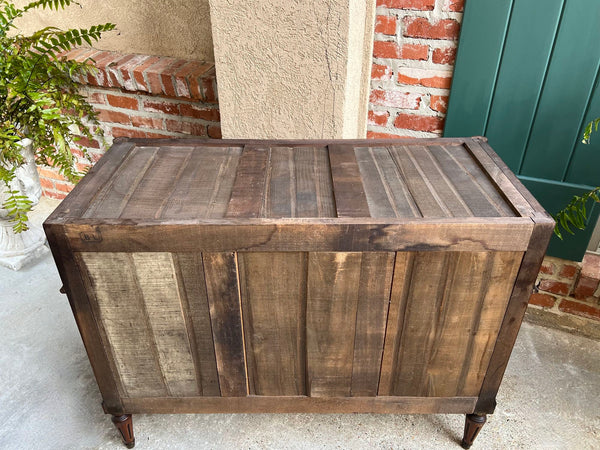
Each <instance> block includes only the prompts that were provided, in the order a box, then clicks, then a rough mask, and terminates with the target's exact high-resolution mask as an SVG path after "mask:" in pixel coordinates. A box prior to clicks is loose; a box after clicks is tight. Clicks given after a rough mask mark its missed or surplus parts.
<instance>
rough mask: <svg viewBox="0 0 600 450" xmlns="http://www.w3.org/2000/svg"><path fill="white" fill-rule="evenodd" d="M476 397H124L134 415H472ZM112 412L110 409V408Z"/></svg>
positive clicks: (126, 405) (125, 406) (127, 406)
mask: <svg viewBox="0 0 600 450" xmlns="http://www.w3.org/2000/svg"><path fill="white" fill-rule="evenodd" d="M476 401H477V397H446V398H436V397H334V398H332V397H293V396H286V397H266V396H264V397H263V396H248V397H191V398H170V397H164V398H143V399H141V398H140V399H123V405H124V408H125V409H126V410H127V411H130V412H131V413H132V414H137V413H143V414H174V413H183V414H189V413H227V414H231V413H288V414H289V413H380V414H382V413H390V414H447V413H452V414H469V413H471V412H473V409H474V407H475V402H476ZM108 412H111V411H108Z"/></svg>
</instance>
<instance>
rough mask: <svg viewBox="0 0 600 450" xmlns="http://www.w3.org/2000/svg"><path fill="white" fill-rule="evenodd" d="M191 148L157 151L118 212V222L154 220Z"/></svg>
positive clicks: (190, 154) (158, 214)
mask: <svg viewBox="0 0 600 450" xmlns="http://www.w3.org/2000/svg"><path fill="white" fill-rule="evenodd" d="M192 152H193V149H192V148H189V147H170V148H161V149H160V151H159V152H158V153H157V154H156V157H155V158H154V161H153V162H152V164H151V165H150V167H148V169H147V170H146V173H145V175H144V177H143V178H142V180H141V181H140V183H139V185H138V187H137V189H136V190H135V191H134V192H133V193H132V194H131V196H130V198H129V201H128V202H127V204H126V205H125V207H124V208H123V212H122V213H121V216H120V217H121V218H122V219H135V220H139V219H152V218H154V219H158V218H160V217H161V215H162V212H163V209H164V208H165V207H166V206H167V203H166V202H167V201H168V199H169V197H170V195H171V193H172V192H173V189H174V188H175V186H176V185H177V182H178V180H179V178H180V177H181V175H182V174H183V171H184V169H185V167H186V166H187V164H188V162H189V160H190V158H191V156H192Z"/></svg>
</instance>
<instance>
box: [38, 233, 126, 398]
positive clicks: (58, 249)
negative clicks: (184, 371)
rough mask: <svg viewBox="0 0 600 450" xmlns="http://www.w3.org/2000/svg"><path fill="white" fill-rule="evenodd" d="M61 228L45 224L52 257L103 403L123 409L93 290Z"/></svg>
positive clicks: (121, 395) (115, 368)
mask: <svg viewBox="0 0 600 450" xmlns="http://www.w3.org/2000/svg"><path fill="white" fill-rule="evenodd" d="M62 228H63V227H62V225H50V224H44V231H45V233H46V236H47V237H48V243H49V244H50V249H51V250H52V256H53V257H54V261H55V263H56V266H57V268H58V272H59V274H60V277H61V280H62V283H63V289H64V290H65V292H66V294H67V298H68V300H69V305H70V306H71V311H72V312H73V316H74V318H75V322H76V324H77V328H78V330H79V334H80V335H81V339H82V340H83V344H84V346H85V350H86V353H87V356H88V358H89V360H90V363H91V366H92V370H93V372H94V377H95V378H96V381H97V383H98V387H99V389H100V392H101V394H102V399H103V404H104V405H105V406H106V407H107V408H112V409H114V410H119V409H121V410H122V402H121V398H122V397H123V394H124V389H123V386H122V383H121V381H120V378H119V375H118V370H117V367H116V365H115V360H114V356H113V355H112V353H111V352H110V348H109V346H108V344H107V341H106V339H103V337H102V336H101V330H100V326H99V324H98V316H97V315H96V314H94V312H93V303H94V301H95V300H94V297H93V292H92V291H91V289H90V287H89V286H86V285H85V283H84V278H85V272H84V271H83V270H82V269H81V266H80V265H78V264H77V263H76V254H74V253H73V252H72V251H71V250H70V248H69V243H68V240H67V239H66V236H65V233H64V230H63V229H62Z"/></svg>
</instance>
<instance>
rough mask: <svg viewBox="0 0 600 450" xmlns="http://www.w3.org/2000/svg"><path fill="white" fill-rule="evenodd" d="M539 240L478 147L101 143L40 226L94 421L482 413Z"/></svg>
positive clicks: (493, 161)
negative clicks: (86, 171)
mask: <svg viewBox="0 0 600 450" xmlns="http://www.w3.org/2000/svg"><path fill="white" fill-rule="evenodd" d="M551 227H552V221H551V219H549V218H548V216H547V214H546V213H545V212H544V211H543V210H541V207H540V206H539V204H537V203H536V202H535V200H534V199H532V197H531V196H530V194H529V193H528V192H526V190H524V188H523V187H522V185H521V184H520V183H518V181H516V179H515V178H514V176H513V175H512V174H511V173H510V171H508V169H507V168H506V166H504V165H503V163H501V161H499V160H498V158H497V155H495V154H494V153H493V151H492V150H491V149H490V148H489V146H487V144H486V143H485V142H482V141H481V140H479V139H435V140H410V139H407V140H398V141H389V140H387V141H269V142H264V141H210V142H205V141H202V140H197V139H190V140H164V141H157V140H133V141H124V142H117V143H116V145H115V147H114V148H113V150H111V151H110V152H109V153H108V155H107V157H105V158H103V159H102V160H101V161H100V162H99V163H98V165H97V166H96V167H95V168H94V169H92V176H91V177H86V179H85V180H84V181H83V182H82V183H81V184H80V185H79V186H78V187H77V188H76V189H75V190H74V191H73V194H72V195H70V196H69V198H68V199H67V200H66V201H65V202H64V203H63V205H62V206H60V207H59V208H58V209H57V211H56V212H55V213H54V214H53V215H52V216H51V217H50V218H49V219H48V221H47V223H46V229H47V232H48V234H49V238H50V239H49V240H50V243H51V246H52V247H53V254H54V256H55V258H56V260H57V263H58V265H59V269H60V271H61V277H62V278H63V282H64V284H65V288H66V290H67V292H68V293H69V300H70V301H71V304H72V307H73V311H74V313H75V316H76V319H77V322H78V326H79V328H80V331H81V334H82V337H83V339H84V342H85V345H86V349H87V351H88V355H89V356H90V359H91V361H92V365H93V367H94V372H95V374H96V377H97V379H98V383H99V386H100V388H101V391H102V394H103V398H104V400H105V404H106V410H107V411H108V412H111V413H113V414H123V413H132V412H219V411H222V412H411V413H418V412H423V413H430V412H454V413H473V412H478V413H490V412H492V411H493V406H494V403H495V401H494V398H495V395H496V392H497V390H498V387H499V384H500V380H501V378H502V375H503V372H504V369H505V367H506V364H507V361H508V357H509V355H510V351H511V349H512V345H513V344H514V340H515V338H516V335H517V332H518V329H519V324H520V321H521V319H522V316H523V312H524V309H525V307H526V303H527V298H528V296H529V292H530V289H531V285H532V283H533V281H534V280H535V274H536V270H537V268H538V266H539V263H540V261H541V258H542V256H543V250H544V249H545V245H546V244H547V238H548V236H549V233H550V232H551ZM532 233H533V235H532ZM515 280H516V284H515ZM513 286H514V288H513Z"/></svg>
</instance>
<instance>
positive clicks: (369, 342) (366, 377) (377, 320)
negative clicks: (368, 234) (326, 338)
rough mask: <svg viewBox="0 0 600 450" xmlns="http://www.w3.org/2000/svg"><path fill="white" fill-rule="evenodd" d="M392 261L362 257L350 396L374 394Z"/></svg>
mask: <svg viewBox="0 0 600 450" xmlns="http://www.w3.org/2000/svg"><path fill="white" fill-rule="evenodd" d="M394 260H395V255H394V253H385V252H367V253H363V254H362V259H361V266H360V280H359V283H358V305H357V310H356V327H355V330H354V359H353V361H352V385H351V389H350V393H351V395H352V396H353V397H369V396H376V395H377V389H378V387H379V374H380V370H381V357H382V353H383V342H384V339H385V326H386V322H387V315H388V309H389V302H390V290H391V286H392V275H393V272H394Z"/></svg>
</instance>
